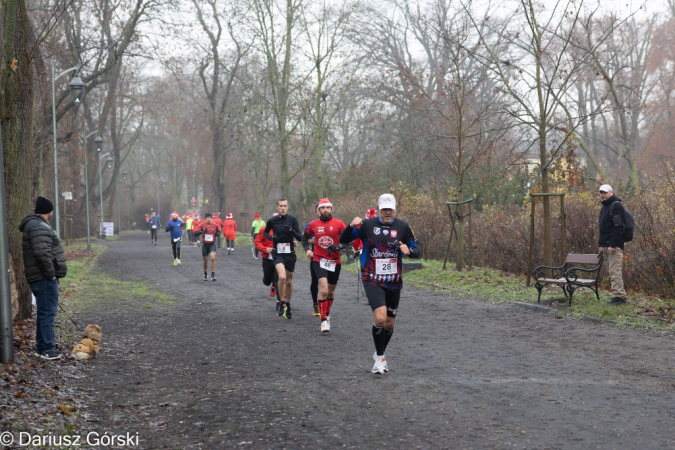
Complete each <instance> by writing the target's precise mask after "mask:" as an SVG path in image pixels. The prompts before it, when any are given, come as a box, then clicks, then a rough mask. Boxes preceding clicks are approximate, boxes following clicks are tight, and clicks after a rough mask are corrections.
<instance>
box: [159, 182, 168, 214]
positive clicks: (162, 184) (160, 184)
mask: <svg viewBox="0 0 675 450" xmlns="http://www.w3.org/2000/svg"><path fill="white" fill-rule="evenodd" d="M165 185H166V181H165V180H164V178H162V179H161V180H159V188H158V189H157V215H158V216H161V214H160V213H159V191H160V189H161V188H163V187H164V186H165Z"/></svg>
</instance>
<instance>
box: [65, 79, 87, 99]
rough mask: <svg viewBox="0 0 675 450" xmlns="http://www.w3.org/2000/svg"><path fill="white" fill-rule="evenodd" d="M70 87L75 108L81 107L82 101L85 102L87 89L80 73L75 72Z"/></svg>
mask: <svg viewBox="0 0 675 450" xmlns="http://www.w3.org/2000/svg"><path fill="white" fill-rule="evenodd" d="M68 87H69V88H70V97H71V98H72V99H73V104H75V107H78V106H80V105H81V104H82V100H84V94H85V93H86V89H85V87H84V83H83V82H82V78H80V74H79V73H78V72H75V74H74V75H73V79H72V80H70V84H69V85H68Z"/></svg>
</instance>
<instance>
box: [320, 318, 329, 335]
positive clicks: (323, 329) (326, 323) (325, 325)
mask: <svg viewBox="0 0 675 450" xmlns="http://www.w3.org/2000/svg"><path fill="white" fill-rule="evenodd" d="M327 331H330V322H329V321H327V320H322V321H321V332H322V333H325V332H327Z"/></svg>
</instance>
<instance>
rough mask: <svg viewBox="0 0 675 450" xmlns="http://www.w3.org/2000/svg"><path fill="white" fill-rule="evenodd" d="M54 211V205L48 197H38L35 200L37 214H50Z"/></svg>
mask: <svg viewBox="0 0 675 450" xmlns="http://www.w3.org/2000/svg"><path fill="white" fill-rule="evenodd" d="M52 211H54V205H53V204H52V202H51V201H50V200H49V199H48V198H46V197H38V198H37V200H35V214H49V213H50V212H52Z"/></svg>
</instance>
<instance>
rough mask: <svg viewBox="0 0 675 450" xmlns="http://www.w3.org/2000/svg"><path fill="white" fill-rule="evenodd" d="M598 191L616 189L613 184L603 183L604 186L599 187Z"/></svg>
mask: <svg viewBox="0 0 675 450" xmlns="http://www.w3.org/2000/svg"><path fill="white" fill-rule="evenodd" d="M598 191H600V192H610V191H614V189H612V186H610V185H609V184H603V185H602V186H600V189H598Z"/></svg>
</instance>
